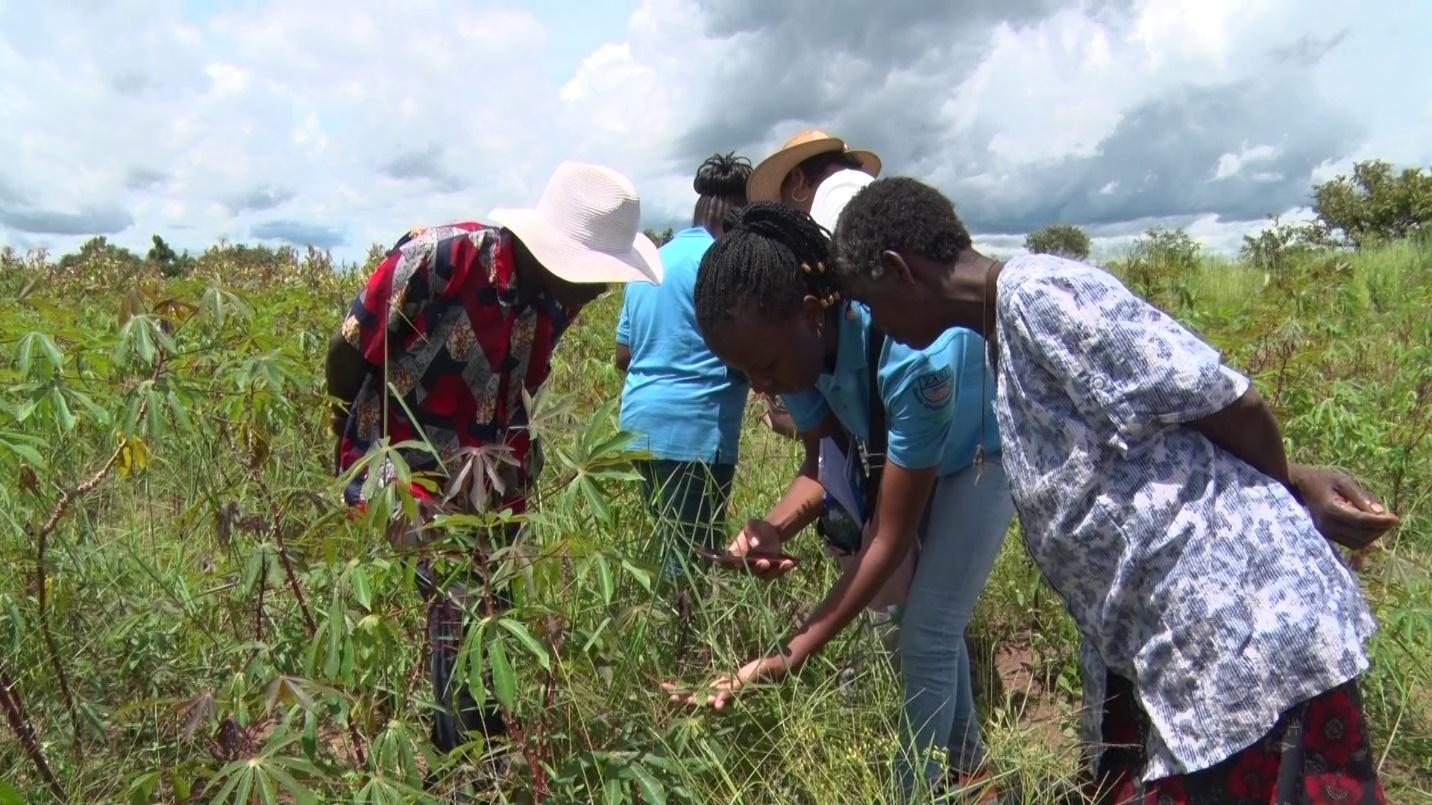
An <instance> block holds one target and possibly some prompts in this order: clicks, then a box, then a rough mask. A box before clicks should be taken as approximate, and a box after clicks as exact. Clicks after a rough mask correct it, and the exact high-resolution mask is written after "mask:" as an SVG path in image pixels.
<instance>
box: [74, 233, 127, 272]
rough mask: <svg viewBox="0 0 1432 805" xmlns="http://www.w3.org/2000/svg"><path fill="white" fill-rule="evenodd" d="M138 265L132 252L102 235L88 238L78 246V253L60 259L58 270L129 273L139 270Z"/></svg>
mask: <svg viewBox="0 0 1432 805" xmlns="http://www.w3.org/2000/svg"><path fill="white" fill-rule="evenodd" d="M140 263H141V261H140V259H139V257H138V256H137V255H135V253H134V252H131V251H130V250H128V249H126V248H124V247H123V246H116V245H114V244H113V243H110V242H109V240H108V239H107V238H105V237H104V236H103V235H99V236H97V237H93V238H90V239H89V240H87V241H85V242H84V243H82V244H80V248H79V251H76V252H74V253H72V254H67V255H65V256H63V257H61V258H60V268H62V269H64V270H66V271H88V272H91V273H98V272H100V271H106V270H111V269H120V270H123V271H131V270H133V269H137V268H139V266H140Z"/></svg>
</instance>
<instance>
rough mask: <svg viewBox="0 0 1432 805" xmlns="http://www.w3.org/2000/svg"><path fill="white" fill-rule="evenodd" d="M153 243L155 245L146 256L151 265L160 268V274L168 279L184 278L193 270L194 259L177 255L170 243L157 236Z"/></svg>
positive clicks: (184, 255) (185, 255)
mask: <svg viewBox="0 0 1432 805" xmlns="http://www.w3.org/2000/svg"><path fill="white" fill-rule="evenodd" d="M153 243H154V245H153V246H151V247H149V254H147V255H145V259H146V260H148V261H149V264H150V265H153V266H155V267H156V268H158V269H159V273H161V274H163V275H164V276H166V277H182V276H184V275H185V274H187V273H189V269H191V268H193V266H194V259H193V258H191V257H190V256H189V255H188V254H178V253H176V252H175V251H174V249H172V248H170V246H169V244H168V243H165V242H164V238H161V237H159V236H158V235H155V236H154V239H153Z"/></svg>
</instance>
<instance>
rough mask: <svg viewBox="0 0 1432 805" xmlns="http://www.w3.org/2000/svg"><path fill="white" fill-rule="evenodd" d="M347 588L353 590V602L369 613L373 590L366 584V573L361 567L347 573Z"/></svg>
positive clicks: (371, 605) (371, 606)
mask: <svg viewBox="0 0 1432 805" xmlns="http://www.w3.org/2000/svg"><path fill="white" fill-rule="evenodd" d="M348 586H350V587H352V588H353V600H355V601H357V602H358V605H359V606H361V607H363V608H364V609H366V610H369V611H370V612H371V611H372V609H373V588H372V586H371V585H370V584H369V583H368V572H367V571H366V570H364V569H363V566H362V565H357V566H355V567H354V568H353V569H352V570H350V571H348Z"/></svg>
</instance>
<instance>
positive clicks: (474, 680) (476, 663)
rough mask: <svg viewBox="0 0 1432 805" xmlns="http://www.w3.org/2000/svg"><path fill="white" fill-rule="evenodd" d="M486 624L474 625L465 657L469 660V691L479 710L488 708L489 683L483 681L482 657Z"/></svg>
mask: <svg viewBox="0 0 1432 805" xmlns="http://www.w3.org/2000/svg"><path fill="white" fill-rule="evenodd" d="M486 625H487V624H486V623H485V622H484V623H478V624H476V625H474V626H473V627H472V628H471V629H469V630H468V633H467V645H466V646H465V647H464V648H465V651H464V652H463V654H464V657H465V658H466V660H467V690H468V692H469V693H471V694H472V700H473V701H474V702H476V703H477V706H478V707H479V708H481V707H486V706H487V683H486V682H484V681H483V679H482V667H483V665H482V655H483V647H484V643H485V641H484V640H483V638H484V636H485V635H486V631H487V630H486Z"/></svg>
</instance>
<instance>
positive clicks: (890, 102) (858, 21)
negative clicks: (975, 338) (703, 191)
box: [670, 0, 1360, 232]
mask: <svg viewBox="0 0 1432 805" xmlns="http://www.w3.org/2000/svg"><path fill="white" fill-rule="evenodd" d="M1063 5H1064V4H1063V3H1061V2H1059V1H1058V0H1017V1H1016V2H1009V3H1002V2H997V0H976V2H970V3H950V2H943V1H941V2H936V1H934V0H931V1H930V2H917V1H916V0H895V2H890V3H884V4H871V3H868V2H863V1H862V0H831V1H830V2H815V1H814V0H798V2H790V3H779V4H772V3H764V2H759V1H758V0H711V2H707V3H706V4H705V5H704V15H705V20H704V21H705V31H706V33H707V35H708V36H712V37H719V38H725V39H727V40H728V44H730V45H731V47H730V48H729V50H728V52H729V57H728V58H727V59H726V60H725V61H723V62H721V63H719V64H713V65H712V71H713V73H712V75H711V77H710V81H711V86H712V87H715V90H714V91H713V92H711V93H710V97H711V101H710V103H708V104H707V105H706V106H705V107H704V108H701V109H698V110H697V111H696V113H695V115H694V119H693V122H692V124H691V126H690V128H689V129H688V133H687V134H686V136H685V137H683V138H681V139H680V140H679V141H678V142H677V143H676V144H675V145H674V147H673V150H672V153H671V155H670V156H671V157H672V158H673V159H675V160H679V161H681V162H689V163H692V164H695V162H697V161H699V160H700V159H702V158H704V157H705V156H706V155H708V154H710V153H712V152H714V151H725V150H729V149H732V148H737V149H740V150H741V151H742V152H743V153H745V154H747V155H748V156H750V157H751V158H752V159H753V160H759V159H761V158H762V157H764V156H766V151H767V150H768V149H769V148H770V145H771V143H772V142H773V141H776V140H780V139H784V138H785V137H786V136H788V135H789V134H791V133H793V132H794V130H795V129H796V128H797V126H798V124H799V123H800V122H810V123H813V124H816V125H819V126H820V127H822V128H829V129H830V130H832V131H834V132H836V133H838V134H839V135H841V136H843V137H845V138H846V139H847V140H848V141H849V142H851V143H852V144H855V145H865V146H870V147H873V148H876V149H877V150H878V151H879V152H880V154H881V156H882V157H883V158H884V160H885V165H886V173H887V174H889V175H896V174H907V175H915V176H918V177H920V178H922V179H925V180H926V181H930V182H931V183H933V184H936V185H938V186H940V187H941V188H942V189H944V190H946V191H947V192H949V193H950V194H951V195H952V196H954V197H955V199H956V201H957V203H958V204H959V205H960V209H961V213H962V215H964V216H966V218H967V220H968V222H969V223H970V224H971V226H972V227H974V228H976V229H977V230H979V231H983V232H1027V231H1029V230H1031V229H1033V228H1037V227H1038V226H1042V225H1044V224H1047V223H1051V222H1065V223H1075V224H1081V225H1085V226H1101V225H1107V224H1111V223H1116V222H1120V221H1131V220H1139V219H1154V218H1159V219H1176V218H1179V217H1180V216H1186V217H1188V219H1189V220H1192V218H1193V217H1196V216H1198V215H1203V214H1208V213H1216V214H1218V215H1219V216H1221V217H1222V218H1223V219H1225V220H1252V219H1258V218H1262V217H1263V216H1265V215H1267V214H1269V213H1273V212H1281V211H1283V210H1285V209H1287V208H1289V207H1292V206H1297V205H1299V204H1303V203H1306V201H1307V200H1308V196H1309V194H1310V190H1311V173H1312V170H1313V169H1314V168H1315V167H1316V166H1317V165H1318V164H1320V163H1322V162H1324V161H1326V160H1329V159H1337V158H1340V157H1342V156H1343V155H1345V154H1347V153H1349V152H1350V150H1351V149H1352V148H1353V147H1354V146H1355V142H1356V137H1357V135H1358V134H1359V133H1360V132H1359V131H1358V129H1357V126H1356V124H1355V123H1354V121H1353V120H1352V119H1351V118H1350V117H1349V116H1348V115H1346V114H1343V113H1340V112H1336V111H1334V110H1333V109H1332V107H1330V106H1329V105H1328V104H1327V103H1326V102H1324V101H1323V100H1322V99H1321V98H1320V97H1319V96H1318V95H1317V94H1316V93H1315V92H1313V91H1311V90H1310V89H1308V88H1307V86H1306V82H1295V81H1290V80H1288V75H1287V73H1286V71H1278V70H1274V71H1271V72H1270V73H1269V77H1268V78H1266V79H1262V80H1260V81H1261V83H1260V82H1245V83H1236V84H1229V85H1225V86H1215V87H1211V88H1209V87H1201V88H1200V87H1194V86H1191V85H1185V86H1182V87H1179V86H1175V87H1174V88H1173V89H1171V90H1170V91H1168V92H1165V93H1163V94H1162V95H1160V96H1159V97H1158V98H1156V99H1154V100H1151V101H1147V102H1145V103H1143V104H1142V105H1140V106H1136V107H1134V108H1132V109H1130V110H1128V111H1127V112H1125V113H1124V115H1123V116H1122V117H1121V119H1120V122H1119V124H1118V126H1117V127H1116V129H1115V130H1114V131H1113V132H1112V133H1111V134H1110V135H1109V136H1108V137H1106V138H1105V140H1104V141H1103V142H1101V143H1099V144H1098V147H1097V149H1095V153H1094V154H1093V155H1092V156H1071V157H1063V158H1055V159H1047V160H1042V161H1037V162H1030V163H1026V164H1019V163H1012V162H1010V161H1009V160H1007V159H1004V158H1002V157H999V156H997V155H995V154H992V153H991V151H990V148H989V144H990V141H991V138H992V137H993V136H994V135H995V134H997V133H999V131H1000V121H999V120H997V119H995V116H996V115H997V114H998V111H997V108H991V109H989V110H979V111H980V114H979V115H977V116H976V122H975V124H974V125H973V127H971V128H970V129H968V130H966V131H963V132H960V133H955V132H952V131H951V128H950V125H949V122H948V119H947V118H942V116H941V114H940V110H941V109H942V108H943V106H944V105H945V104H946V103H947V101H948V100H949V99H950V98H951V97H952V96H953V95H954V93H955V91H956V89H957V88H958V87H959V85H960V84H961V82H963V81H964V80H965V79H966V78H968V77H969V76H970V75H971V74H972V73H973V72H974V70H975V69H976V68H977V67H979V65H980V64H981V63H982V62H983V61H984V59H985V58H986V57H987V56H988V54H989V51H990V48H991V43H992V41H993V33H994V30H995V28H996V27H997V26H999V25H1008V26H1010V27H1013V28H1020V27H1023V26H1027V25H1032V24H1036V23H1038V22H1040V21H1042V20H1044V19H1046V18H1047V17H1049V16H1050V15H1051V14H1052V13H1053V12H1055V11H1057V10H1059V8H1060V7H1062V6H1063ZM1127 7H1128V3H1125V2H1113V1H1111V2H1103V3H1091V4H1088V5H1086V6H1085V7H1084V9H1083V13H1085V14H1087V15H1089V16H1092V17H1094V18H1095V19H1099V20H1103V21H1106V22H1109V23H1110V24H1111V25H1115V24H1116V23H1117V22H1119V21H1120V20H1122V21H1125V22H1126V21H1127V14H1126V13H1125V12H1126V10H1127ZM1345 36H1346V32H1343V33H1339V34H1336V35H1334V36H1332V37H1329V38H1327V39H1316V38H1309V37H1304V38H1303V39H1301V40H1297V41H1295V42H1293V43H1292V44H1290V45H1288V46H1286V47H1284V48H1280V49H1278V50H1275V51H1271V54H1272V57H1273V58H1274V59H1276V60H1277V61H1278V62H1279V63H1286V64H1288V65H1289V69H1292V67H1293V66H1294V64H1295V63H1296V64H1307V63H1314V62H1316V61H1317V60H1319V59H1321V58H1322V57H1323V56H1325V55H1326V54H1327V53H1328V52H1329V51H1330V50H1332V49H1333V48H1335V47H1337V46H1338V45H1339V44H1340V43H1341V42H1342V41H1343V39H1344V38H1345ZM1197 78H1199V77H1197V76H1194V77H1191V80H1194V79H1197ZM1090 91H1093V89H1092V88H1091V89H1090ZM1006 100H1009V101H1010V102H1014V100H1013V99H1006ZM1260 145H1266V146H1271V147H1272V148H1273V149H1276V153H1275V154H1274V155H1272V156H1268V157H1266V158H1258V159H1249V160H1245V162H1244V163H1243V164H1242V165H1241V166H1239V167H1240V170H1238V171H1237V172H1233V173H1231V174H1230V175H1226V176H1225V177H1224V178H1221V179H1218V180H1217V181H1215V175H1216V173H1217V168H1218V164H1219V160H1220V158H1221V157H1222V156H1223V155H1224V154H1233V155H1238V154H1240V153H1242V152H1243V151H1244V150H1245V149H1249V148H1256V147H1257V146H1260ZM1225 173H1228V171H1225Z"/></svg>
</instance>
